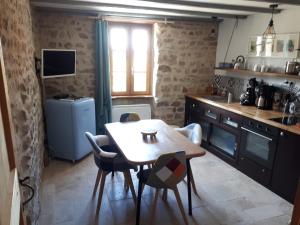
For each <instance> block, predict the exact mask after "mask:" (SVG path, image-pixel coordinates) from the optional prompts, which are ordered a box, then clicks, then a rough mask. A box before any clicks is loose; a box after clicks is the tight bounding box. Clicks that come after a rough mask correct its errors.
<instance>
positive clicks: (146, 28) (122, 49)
mask: <svg viewBox="0 0 300 225" xmlns="http://www.w3.org/2000/svg"><path fill="white" fill-rule="evenodd" d="M109 51H110V76H111V90H112V95H113V96H134V95H151V89H152V85H151V83H152V55H153V53H152V25H151V24H127V23H110V24H109Z"/></svg>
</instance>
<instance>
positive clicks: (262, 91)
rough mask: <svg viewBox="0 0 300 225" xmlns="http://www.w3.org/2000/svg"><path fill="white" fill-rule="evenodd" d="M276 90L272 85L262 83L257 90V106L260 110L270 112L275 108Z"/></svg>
mask: <svg viewBox="0 0 300 225" xmlns="http://www.w3.org/2000/svg"><path fill="white" fill-rule="evenodd" d="M275 91H276V88H275V87H274V86H272V85H268V84H265V83H263V82H261V83H260V85H259V87H258V88H257V89H256V96H257V99H258V100H257V103H256V106H257V108H259V109H264V110H270V109H272V108H273V100H274V94H275Z"/></svg>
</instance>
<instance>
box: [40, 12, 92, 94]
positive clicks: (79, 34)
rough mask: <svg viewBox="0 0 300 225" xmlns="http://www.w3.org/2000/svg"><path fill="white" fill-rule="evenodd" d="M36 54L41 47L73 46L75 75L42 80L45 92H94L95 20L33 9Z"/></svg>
mask: <svg viewBox="0 0 300 225" xmlns="http://www.w3.org/2000/svg"><path fill="white" fill-rule="evenodd" d="M35 18H36V20H35V21H36V24H35V27H36V35H37V36H36V41H35V42H36V46H37V51H36V55H37V57H38V58H40V57H41V54H40V53H41V51H40V50H41V49H47V48H48V49H74V50H76V51H77V54H76V57H77V58H76V74H77V75H76V76H74V77H61V78H50V79H46V80H45V91H46V95H47V96H48V97H49V96H53V95H57V94H61V93H67V94H71V95H76V96H94V91H95V57H96V55H95V54H96V53H95V20H93V19H89V18H88V17H86V16H80V15H76V16H72V15H69V14H62V13H45V12H36V14H35Z"/></svg>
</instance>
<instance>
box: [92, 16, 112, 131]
mask: <svg viewBox="0 0 300 225" xmlns="http://www.w3.org/2000/svg"><path fill="white" fill-rule="evenodd" d="M107 26H108V25H107V21H100V20H97V22H96V95H95V107H96V132H97V134H104V133H105V127H104V124H105V123H110V122H111V92H110V80H109V51H108V27H107Z"/></svg>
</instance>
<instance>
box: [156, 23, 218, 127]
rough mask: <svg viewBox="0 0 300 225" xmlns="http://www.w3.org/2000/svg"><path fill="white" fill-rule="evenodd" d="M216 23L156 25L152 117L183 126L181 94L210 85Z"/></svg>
mask: <svg viewBox="0 0 300 225" xmlns="http://www.w3.org/2000/svg"><path fill="white" fill-rule="evenodd" d="M217 30H218V24H217V23H209V22H200V23H191V24H188V23H175V24H162V23H161V24H157V25H156V27H155V36H156V39H157V41H156V42H157V50H156V54H157V66H156V67H157V71H156V72H155V74H156V76H157V82H156V88H155V89H156V91H155V97H156V104H154V107H155V110H154V113H155V117H157V118H161V119H163V120H165V121H166V122H167V123H169V124H176V125H179V126H182V125H183V120H184V103H185V101H184V94H187V93H189V94H199V93H203V92H205V89H206V88H207V86H208V85H209V84H211V82H212V80H213V76H214V65H215V58H216V47H217Z"/></svg>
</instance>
